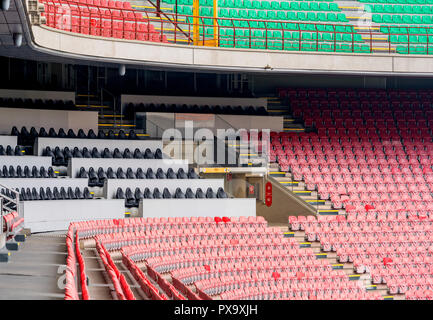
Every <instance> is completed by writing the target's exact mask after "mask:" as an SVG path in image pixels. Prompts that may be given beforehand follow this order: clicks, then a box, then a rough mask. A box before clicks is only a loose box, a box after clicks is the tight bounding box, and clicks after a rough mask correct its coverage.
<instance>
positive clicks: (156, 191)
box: [153, 188, 162, 199]
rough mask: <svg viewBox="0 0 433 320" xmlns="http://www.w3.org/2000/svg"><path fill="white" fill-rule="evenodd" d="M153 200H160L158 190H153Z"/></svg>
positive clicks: (160, 195) (160, 196)
mask: <svg viewBox="0 0 433 320" xmlns="http://www.w3.org/2000/svg"><path fill="white" fill-rule="evenodd" d="M153 198H154V199H162V193H161V191H159V189H158V188H155V189H153Z"/></svg>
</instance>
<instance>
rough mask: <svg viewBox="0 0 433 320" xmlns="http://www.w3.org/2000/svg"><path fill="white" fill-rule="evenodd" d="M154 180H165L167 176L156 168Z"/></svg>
mask: <svg viewBox="0 0 433 320" xmlns="http://www.w3.org/2000/svg"><path fill="white" fill-rule="evenodd" d="M156 178H157V179H166V178H167V176H166V175H165V173H164V171H162V169H161V168H158V170H156Z"/></svg>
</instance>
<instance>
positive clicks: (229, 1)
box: [225, 0, 235, 8]
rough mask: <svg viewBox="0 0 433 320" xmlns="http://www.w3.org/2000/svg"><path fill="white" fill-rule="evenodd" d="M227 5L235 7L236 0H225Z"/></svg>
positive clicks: (227, 6)
mask: <svg viewBox="0 0 433 320" xmlns="http://www.w3.org/2000/svg"><path fill="white" fill-rule="evenodd" d="M225 7H226V8H234V7H235V2H234V0H226V2H225Z"/></svg>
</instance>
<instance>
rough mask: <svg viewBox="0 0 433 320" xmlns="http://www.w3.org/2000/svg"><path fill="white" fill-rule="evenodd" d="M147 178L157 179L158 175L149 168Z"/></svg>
mask: <svg viewBox="0 0 433 320" xmlns="http://www.w3.org/2000/svg"><path fill="white" fill-rule="evenodd" d="M146 178H147V179H156V175H155V173H154V172H153V170H152V168H148V169H147V171H146Z"/></svg>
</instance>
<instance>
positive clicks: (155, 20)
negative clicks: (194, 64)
mask: <svg viewBox="0 0 433 320" xmlns="http://www.w3.org/2000/svg"><path fill="white" fill-rule="evenodd" d="M130 3H131V6H132V8H133V9H135V10H139V11H143V18H145V19H149V21H150V24H151V25H153V26H154V27H155V30H156V31H157V32H161V31H162V32H163V34H164V35H166V36H167V40H168V42H174V43H179V44H190V43H191V42H192V39H189V37H188V35H189V34H192V26H190V25H188V24H185V17H179V18H178V20H177V28H176V27H175V23H174V22H175V20H176V19H175V8H174V5H173V4H168V3H161V7H160V9H161V12H162V14H160V15H158V14H157V10H156V0H132V1H130Z"/></svg>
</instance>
